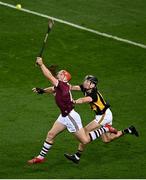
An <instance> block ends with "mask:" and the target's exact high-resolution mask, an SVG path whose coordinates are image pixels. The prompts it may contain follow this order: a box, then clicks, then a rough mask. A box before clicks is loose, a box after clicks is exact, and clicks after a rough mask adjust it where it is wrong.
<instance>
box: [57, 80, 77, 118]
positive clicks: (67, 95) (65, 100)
mask: <svg viewBox="0 0 146 180" xmlns="http://www.w3.org/2000/svg"><path fill="white" fill-rule="evenodd" d="M55 100H56V104H57V105H58V107H59V108H60V110H61V114H62V116H64V117H65V116H67V115H68V114H69V113H70V112H71V110H72V109H73V108H74V106H73V102H72V97H71V92H70V87H69V84H68V83H67V82H62V81H59V83H58V86H57V87H55Z"/></svg>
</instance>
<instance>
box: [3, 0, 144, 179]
mask: <svg viewBox="0 0 146 180" xmlns="http://www.w3.org/2000/svg"><path fill="white" fill-rule="evenodd" d="M3 2H7V3H11V4H13V5H16V4H18V3H20V4H22V7H24V8H26V9H30V10H34V11H36V12H40V13H43V14H47V15H50V16H54V17H57V18H60V19H63V20H67V21H69V22H73V23H75V24H79V25H82V26H85V27H89V28H92V29H95V30H99V31H101V32H106V33H109V34H112V35H116V36H118V37H122V38H126V39H130V40H132V41H136V42H139V43H142V44H146V36H145V35H146V1H145V0H133V1H131V0H119V1H117V0H108V1H105V0H90V1H88V0H84V1H83V0H74V1H71V0H61V1H57V0H43V1H40V0H31V1H30V0H20V1H18V0H4V1H3ZM46 24H47V19H44V18H41V17H38V16H34V15H31V14H28V13H24V12H21V11H18V10H14V9H11V8H8V7H3V6H0V152H1V153H0V178H146V171H145V169H146V158H145V157H146V148H145V147H146V141H145V137H146V131H145V127H146V121H145V118H146V109H145V100H146V95H145V94H146V93H145V92H146V80H145V79H146V59H145V58H146V49H142V48H140V47H136V46H133V45H129V44H125V43H122V42H118V41H115V40H112V39H108V38H104V37H101V36H98V35H96V34H93V33H90V32H86V31H82V30H79V29H76V28H73V27H70V26H68V25H64V24H60V23H56V24H55V26H54V29H53V31H52V32H51V35H50V37H49V43H48V46H47V49H46V51H45V55H44V59H45V63H46V64H48V65H49V64H53V63H54V64H58V65H59V69H62V68H63V69H64V68H65V69H67V70H69V71H70V72H71V74H72V76H73V79H72V81H71V83H72V84H78V83H81V82H82V79H83V77H84V76H85V75H86V74H94V75H96V76H97V77H98V79H99V89H100V90H101V92H102V93H103V95H104V96H105V98H106V99H107V100H108V101H109V102H110V104H111V106H112V107H111V109H112V111H113V115H114V126H115V127H117V128H119V129H123V128H125V127H127V126H129V125H131V124H133V125H135V126H136V127H137V128H138V130H139V131H140V137H139V138H135V137H133V136H127V137H126V136H125V137H123V138H121V139H119V140H116V141H114V142H112V143H110V144H103V143H102V142H101V141H100V140H98V141H96V142H94V143H92V144H90V145H89V146H88V147H87V149H86V151H85V153H84V155H83V157H82V160H81V162H80V164H79V165H74V164H72V163H71V162H68V161H67V160H66V159H65V158H64V156H63V153H64V152H74V151H75V150H76V147H77V142H76V140H75V139H74V138H73V137H72V135H71V134H69V133H68V132H64V133H63V134H61V135H59V137H58V138H57V139H56V142H55V145H54V147H53V149H52V151H51V152H50V153H49V155H48V157H47V162H45V163H44V164H40V165H35V166H28V165H27V164H26V162H27V160H28V159H30V158H31V157H32V156H34V155H36V154H37V153H38V152H39V151H40V148H41V146H42V143H43V140H44V138H45V136H46V133H47V131H48V130H49V128H50V127H51V126H52V124H53V122H54V120H55V119H56V118H57V116H58V114H59V110H58V109H57V108H56V105H55V102H54V99H53V97H52V96H50V95H49V96H47V95H44V96H37V95H35V94H33V93H32V92H31V89H32V88H33V87H36V86H38V87H46V86H49V85H50V84H49V83H48V81H47V80H46V79H45V78H44V77H43V75H42V74H41V72H40V70H39V69H38V68H36V67H35V65H34V62H35V57H36V56H37V54H38V52H39V49H40V46H41V42H42V39H43V36H44V33H45V30H46ZM73 95H74V97H75V98H77V97H80V96H81V95H82V94H81V93H73ZM76 110H77V111H78V112H79V113H80V114H81V117H82V119H83V124H84V125H85V124H87V123H88V122H89V121H90V120H91V119H92V118H93V117H94V115H93V113H92V112H91V111H90V110H89V107H88V105H81V106H77V107H76Z"/></svg>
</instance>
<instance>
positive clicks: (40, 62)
mask: <svg viewBox="0 0 146 180" xmlns="http://www.w3.org/2000/svg"><path fill="white" fill-rule="evenodd" d="M36 63H37V64H38V65H39V66H40V68H41V70H42V72H43V74H44V76H45V77H46V78H47V79H49V80H50V81H51V83H52V84H53V85H55V86H56V85H57V83H58V80H57V79H56V78H55V77H54V76H53V75H52V73H51V72H50V70H49V69H48V68H47V67H46V66H45V64H44V63H43V60H42V58H41V57H38V58H37V60H36Z"/></svg>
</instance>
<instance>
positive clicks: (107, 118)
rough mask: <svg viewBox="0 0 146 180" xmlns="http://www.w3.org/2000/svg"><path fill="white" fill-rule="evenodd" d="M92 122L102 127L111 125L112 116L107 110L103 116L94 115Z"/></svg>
mask: <svg viewBox="0 0 146 180" xmlns="http://www.w3.org/2000/svg"><path fill="white" fill-rule="evenodd" d="M94 121H95V122H97V123H99V124H100V125H102V126H104V125H105V124H110V125H112V121H113V115H112V112H111V110H110V109H109V108H108V109H107V110H106V111H105V114H103V115H96V116H95V120H94Z"/></svg>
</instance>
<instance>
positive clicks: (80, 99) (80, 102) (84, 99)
mask: <svg viewBox="0 0 146 180" xmlns="http://www.w3.org/2000/svg"><path fill="white" fill-rule="evenodd" d="M90 102H92V98H91V97H89V96H87V97H83V98H79V99H77V100H74V103H75V104H83V103H90Z"/></svg>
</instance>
